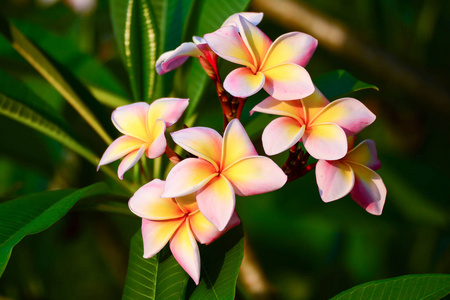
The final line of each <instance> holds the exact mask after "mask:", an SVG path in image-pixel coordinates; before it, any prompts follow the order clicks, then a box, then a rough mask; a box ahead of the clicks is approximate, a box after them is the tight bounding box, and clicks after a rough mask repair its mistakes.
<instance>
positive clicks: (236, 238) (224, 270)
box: [186, 225, 244, 299]
mask: <svg viewBox="0 0 450 300" xmlns="http://www.w3.org/2000/svg"><path fill="white" fill-rule="evenodd" d="M200 257H201V263H202V271H201V275H200V283H199V284H198V286H195V284H194V283H193V282H192V281H190V285H189V286H188V292H187V295H189V296H190V299H234V295H235V291H236V280H237V276H238V274H239V268H240V266H241V262H242V258H243V257H244V232H243V230H242V225H239V226H237V227H235V228H233V229H231V230H230V231H229V232H227V233H226V234H225V235H224V236H222V237H220V238H219V239H218V240H217V241H215V242H213V243H212V244H210V245H208V246H205V245H200ZM186 298H187V297H186Z"/></svg>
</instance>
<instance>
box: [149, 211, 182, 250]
mask: <svg viewBox="0 0 450 300" xmlns="http://www.w3.org/2000/svg"><path fill="white" fill-rule="evenodd" d="M183 222H185V218H179V219H175V220H168V221H151V220H147V219H142V239H143V241H144V258H150V257H152V256H153V255H155V254H156V253H158V252H159V251H161V249H162V248H164V246H165V245H166V244H167V242H168V241H169V240H170V238H171V237H172V236H173V234H174V233H175V231H176V230H177V229H178V227H180V225H181V224H183Z"/></svg>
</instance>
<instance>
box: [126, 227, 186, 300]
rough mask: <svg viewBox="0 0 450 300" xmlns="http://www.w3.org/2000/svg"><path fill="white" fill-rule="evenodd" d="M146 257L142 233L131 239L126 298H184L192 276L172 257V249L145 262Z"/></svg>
mask: <svg viewBox="0 0 450 300" xmlns="http://www.w3.org/2000/svg"><path fill="white" fill-rule="evenodd" d="M143 254H144V249H143V242H142V233H141V231H140V230H139V231H138V232H137V233H136V234H135V235H134V237H133V238H132V239H131V247H130V258H129V261H128V270H127V278H126V281H125V288H124V292H123V299H133V300H139V299H181V298H183V295H184V293H185V287H186V284H187V282H188V279H189V275H188V274H187V273H186V272H185V271H184V270H183V268H181V266H180V265H179V264H178V262H177V261H176V260H175V258H174V257H173V256H172V255H171V254H170V250H169V248H168V247H166V248H164V249H163V250H162V251H161V252H160V253H159V254H157V255H155V256H153V257H152V258H149V259H144V258H143Z"/></svg>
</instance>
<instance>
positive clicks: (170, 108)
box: [97, 98, 189, 179]
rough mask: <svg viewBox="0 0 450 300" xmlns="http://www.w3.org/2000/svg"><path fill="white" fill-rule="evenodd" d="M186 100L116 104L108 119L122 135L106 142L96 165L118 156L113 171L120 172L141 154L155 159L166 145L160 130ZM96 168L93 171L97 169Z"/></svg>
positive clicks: (170, 122) (169, 123) (176, 115)
mask: <svg viewBox="0 0 450 300" xmlns="http://www.w3.org/2000/svg"><path fill="white" fill-rule="evenodd" d="M188 104H189V99H178V98H161V99H158V100H155V101H153V103H152V104H151V105H149V104H147V103H145V102H137V103H133V104H129V105H125V106H121V107H118V108H117V109H116V110H114V111H113V113H112V117H111V119H112V122H113V124H114V126H115V127H116V128H117V130H119V131H120V132H121V133H123V134H124V135H122V136H121V137H119V138H118V139H116V140H115V141H114V142H112V143H111V145H109V147H108V148H107V149H106V151H105V153H104V154H103V156H102V158H101V159H100V162H99V164H98V168H100V166H102V165H106V164H109V163H110V162H113V161H115V160H117V159H119V158H121V157H124V156H125V158H124V159H123V160H122V162H121V163H120V165H119V169H118V170H117V174H118V176H119V178H120V179H123V174H124V173H125V172H126V171H128V170H129V169H130V168H131V167H132V166H134V164H135V163H136V162H137V161H139V159H140V158H141V157H142V155H143V154H144V153H145V155H146V156H147V157H148V158H157V157H160V156H161V155H163V154H164V152H165V150H166V146H167V142H166V138H165V136H164V132H165V131H166V127H169V126H172V125H173V124H174V123H175V122H177V121H178V119H179V118H180V117H181V115H182V114H183V112H184V110H185V109H186V107H187V106H188ZM98 168H97V170H98Z"/></svg>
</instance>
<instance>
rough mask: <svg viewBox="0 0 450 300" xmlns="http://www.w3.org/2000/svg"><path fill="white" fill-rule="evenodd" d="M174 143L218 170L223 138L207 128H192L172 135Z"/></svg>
mask: <svg viewBox="0 0 450 300" xmlns="http://www.w3.org/2000/svg"><path fill="white" fill-rule="evenodd" d="M171 136H172V139H173V141H174V142H175V143H176V144H178V145H180V146H181V148H183V149H184V150H186V151H187V152H189V153H192V154H194V155H195V156H198V157H200V158H203V159H205V160H207V161H209V162H210V163H212V164H213V165H214V166H215V167H216V168H217V169H218V167H219V164H220V157H221V153H222V137H221V136H220V134H219V133H218V132H217V131H215V130H213V129H211V128H207V127H192V128H186V129H182V130H178V131H176V132H173V133H171Z"/></svg>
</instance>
